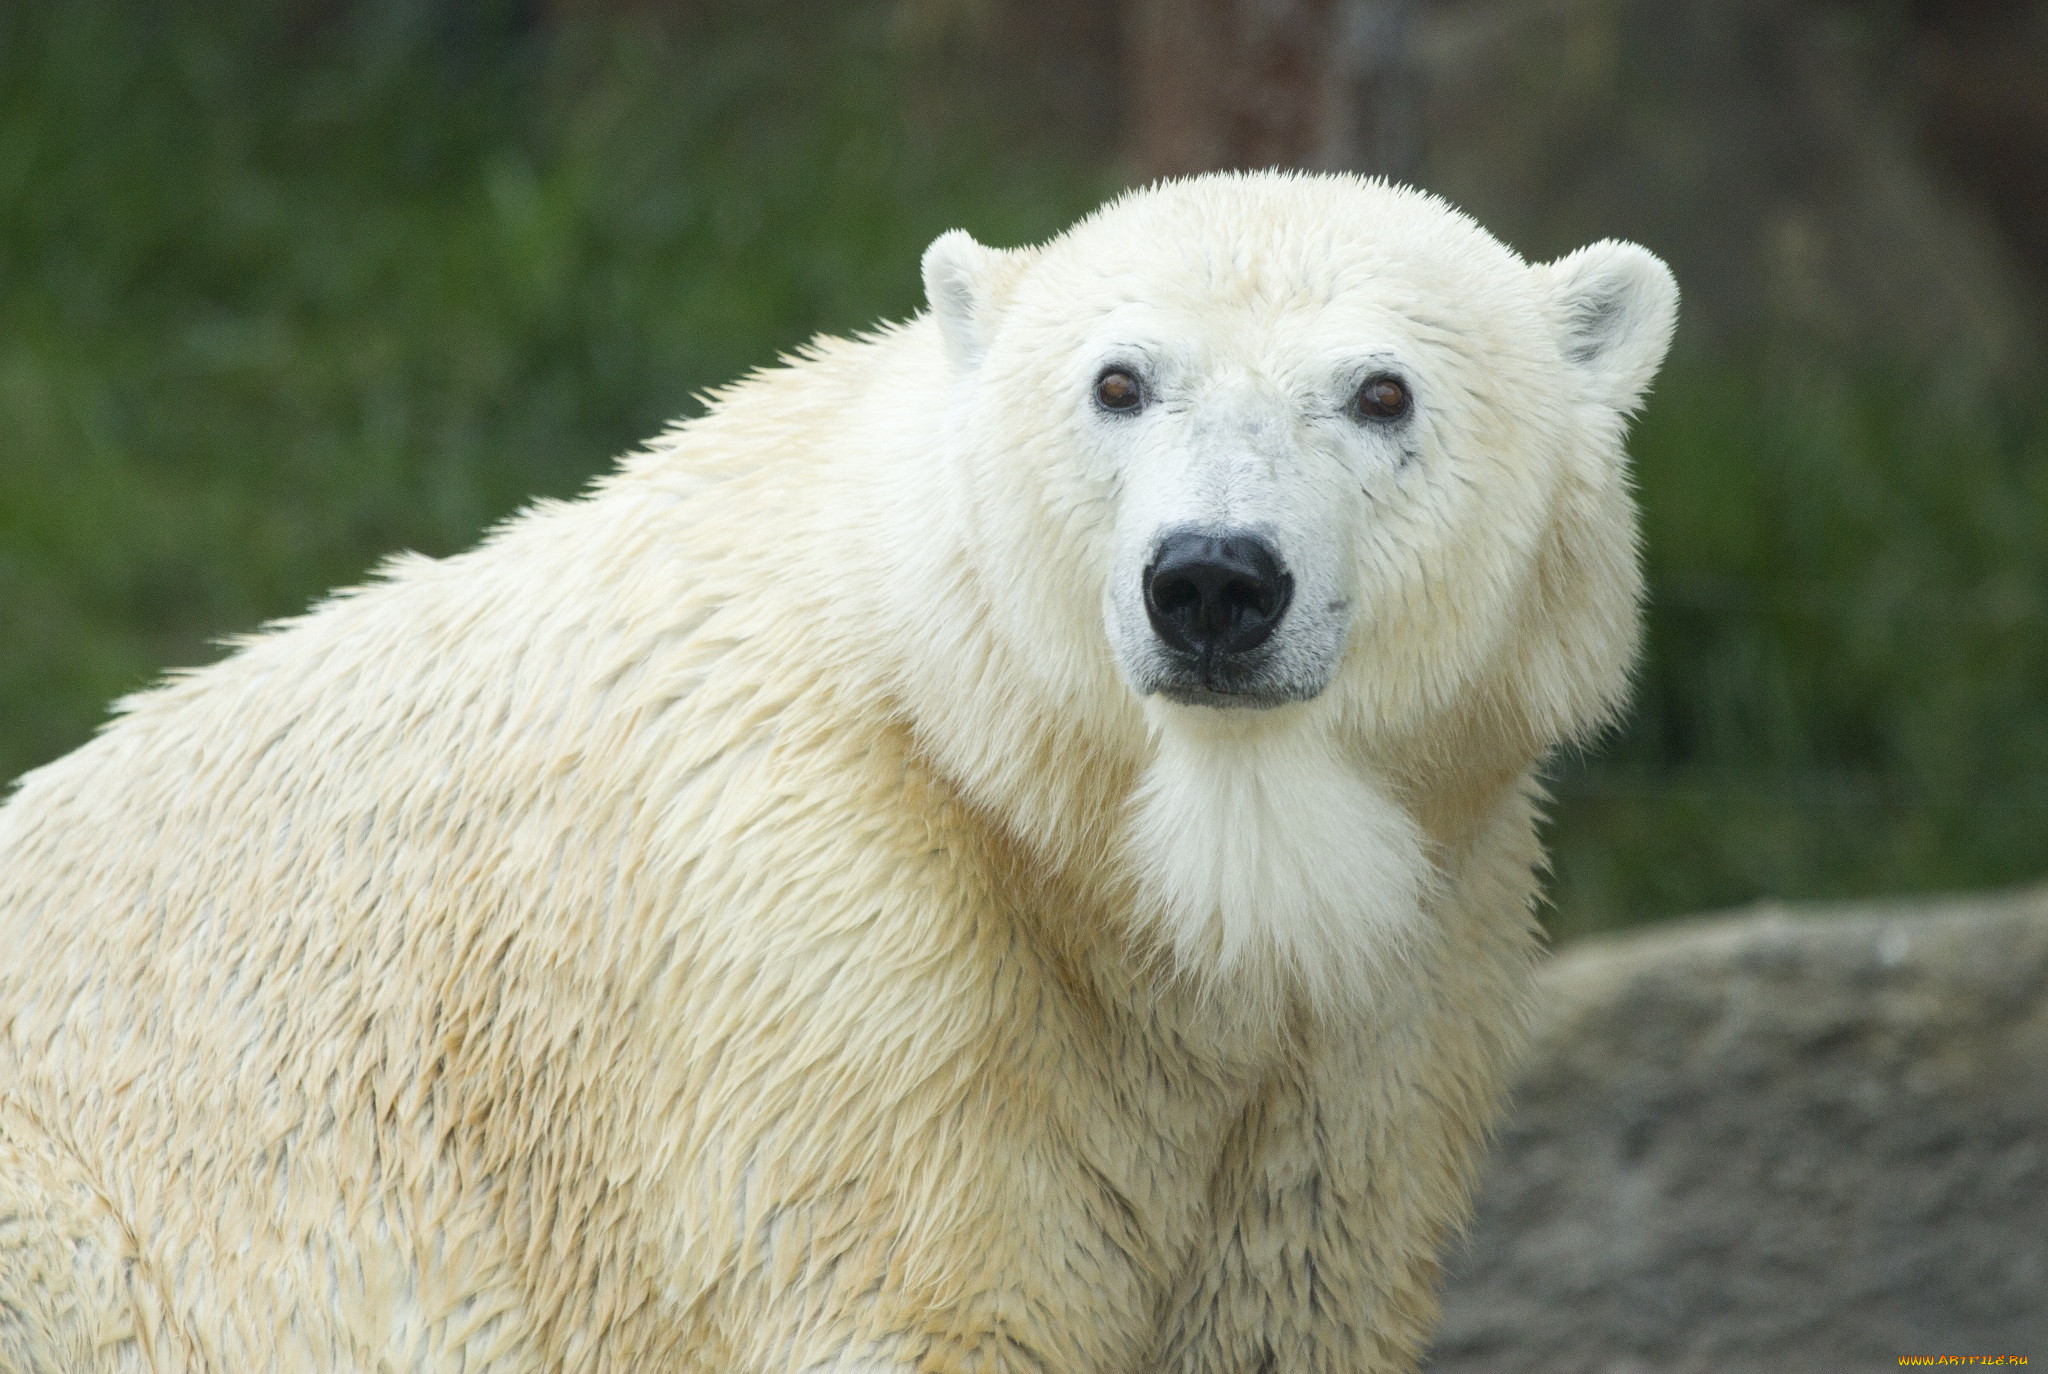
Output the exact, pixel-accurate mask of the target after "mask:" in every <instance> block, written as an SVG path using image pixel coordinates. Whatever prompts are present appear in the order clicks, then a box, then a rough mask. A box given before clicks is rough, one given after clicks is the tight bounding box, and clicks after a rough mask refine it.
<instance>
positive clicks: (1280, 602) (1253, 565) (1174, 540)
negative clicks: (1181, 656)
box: [1145, 530, 1294, 658]
mask: <svg viewBox="0 0 2048 1374" xmlns="http://www.w3.org/2000/svg"><path fill="white" fill-rule="evenodd" d="M1293 596H1294V579H1293V578H1291V577H1289V576H1288V575H1287V574H1286V573H1284V572H1282V571H1281V570H1280V560H1279V558H1277V557H1276V556H1275V555H1274V553H1273V549H1272V547H1271V546H1270V545H1269V544H1267V543H1266V541H1265V540H1263V539H1261V538H1259V537H1258V536H1257V535H1253V534H1227V533H1203V532H1201V531H1199V530H1182V531H1180V532H1179V533H1177V534H1169V535H1168V536H1166V538H1165V539H1163V540H1161V541H1160V543H1159V550H1158V552H1157V553H1155V554H1154V555H1153V556H1152V566H1151V567H1149V568H1147V569H1145V614H1146V615H1147V616H1149V617H1150V618H1151V620H1152V629H1153V630H1154V631H1155V632H1156V633H1157V634H1158V636H1159V637H1160V638H1161V639H1162V640H1164V641H1166V643H1167V644H1168V645H1169V646H1171V647H1172V648H1175V649H1179V650H1181V651H1182V652H1184V653H1190V654H1199V655H1201V656H1202V657H1204V658H1207V657H1209V656H1211V655H1213V654H1240V653H1243V652H1244V651H1245V650H1247V649H1256V648H1258V647H1259V645H1261V644H1264V643H1265V642H1266V640H1267V639H1268V638H1269V637H1271V635H1272V633H1273V630H1274V628H1275V627H1276V626H1278V625H1279V623H1280V617H1281V616H1283V615H1285V614H1286V613H1287V603H1288V601H1289V600H1290V599H1292V597H1293Z"/></svg>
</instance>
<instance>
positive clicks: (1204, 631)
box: [926, 175, 1676, 729]
mask: <svg viewBox="0 0 2048 1374" xmlns="http://www.w3.org/2000/svg"><path fill="white" fill-rule="evenodd" d="M1579 257H1580V258H1582V259H1586V260H1584V261H1572V260H1567V261H1568V263H1569V265H1570V267H1571V268H1572V269H1573V270H1569V271H1559V270H1557V269H1555V268H1553V269H1545V268H1531V267H1529V266H1527V265H1525V264H1524V263H1523V262H1522V261H1521V260H1520V259H1519V258H1517V257H1516V256H1515V255H1514V254H1513V253H1512V252H1510V251H1509V250H1508V249H1507V248H1505V247H1504V246H1502V245H1501V244H1499V243H1498V242H1497V241H1496V240H1494V239H1493V238H1491V237H1490V236H1489V235H1487V234H1486V233H1485V231H1484V230H1482V229H1480V228H1479V227H1478V226H1477V225H1476V224H1474V223H1473V222H1472V221H1470V220H1469V219H1466V218H1465V217H1464V216H1462V215H1460V214H1458V213H1456V212H1455V211H1452V210H1451V209H1450V208H1449V207H1447V206H1445V205H1443V204H1442V203H1441V202H1438V201H1436V200H1434V199H1432V198H1429V197H1426V196H1424V195H1422V194H1420V193H1417V192H1414V191H1411V190H1407V189H1404V188H1397V187H1392V186H1387V185H1384V184H1379V183H1372V182H1364V181H1359V180H1357V179H1353V178H1330V177H1298V176H1273V175H1263V176H1235V177H1211V178H1199V179H1195V180H1193V181H1188V182H1181V183H1177V184H1173V185H1169V186H1165V187H1160V188H1154V189H1153V190H1150V191H1147V192H1144V193H1142V194H1139V195H1135V196H1132V197H1130V198H1128V199H1127V200H1125V201H1123V202H1119V203H1117V204H1114V205H1111V206H1109V207H1106V208H1105V209H1104V210H1103V211H1101V212H1098V214H1096V215H1095V216H1093V217H1091V218H1090V219H1089V220H1087V221H1084V222H1083V223H1082V224H1080V225H1078V226H1077V227H1076V228H1075V229H1073V230H1072V231H1070V232H1069V233H1068V234H1066V235H1064V236H1062V237H1061V238H1060V239H1058V240H1055V241H1054V242H1053V243H1051V244H1048V245H1046V246H1045V247H1043V248H1040V249H1035V250H1018V251H1015V252H1008V253H1002V252H995V251H992V250H989V249H985V248H982V247H980V246H979V245H977V244H975V243H973V241H972V240H971V239H968V238H967V237H966V236H965V235H964V234H960V233H957V232H956V233H954V234H950V235H947V236H945V237H943V238H941V239H940V240H939V241H938V242H937V243H935V244H934V245H933V247H932V249H931V251H930V253H929V254H928V256H927V261H926V276H927V286H928V293H929V295H930V297H931V300H932V303H933V311H934V315H935V316H936V318H937V320H938V323H939V326H940V328H941V330H942V331H943V332H944V334H945V336H946V340H947V344H948V350H949V354H950V356H951V357H952V359H953V361H954V363H955V365H956V366H957V367H958V368H959V369H960V370H961V372H962V374H963V376H964V378H965V379H966V380H967V382H968V385H967V386H965V387H963V388H961V392H962V394H963V395H964V396H965V397H967V398H971V399H966V400H965V401H964V406H963V408H964V409H965V410H966V411H967V412H969V413H970V414H971V415H972V416H973V417H974V418H973V420H972V421H971V423H970V424H969V426H967V433H966V434H964V435H963V436H962V438H963V440H964V442H963V443H962V445H961V448H960V456H961V457H962V458H963V459H964V461H965V462H966V463H967V464H968V465H969V467H970V468H971V470H972V471H971V475H970V481H969V485H970V486H971V487H972V489H973V490H975V491H976V492H978V493H981V494H983V497H984V499H982V500H980V501H978V502H976V503H975V504H976V506H977V507H978V508H979V510H980V511H982V512H992V513H993V514H992V516H991V518H989V519H987V520H984V521H981V522H980V532H981V534H982V536H983V537H982V547H984V548H986V549H988V550H990V552H991V554H992V556H993V558H994V559H995V560H999V561H1000V564H1001V566H1000V568H995V567H992V568H991V569H990V570H989V571H990V572H991V573H992V574H994V575H999V576H1003V577H1010V578H1016V577H1024V578H1032V579H1038V578H1041V577H1042V578H1044V579H1046V580H1047V582H1048V583H1049V582H1053V581H1057V582H1058V583H1059V584H1060V585H1058V586H1056V587H1055V586H1052V585H1041V586H1038V587H1034V588H1033V591H1032V594H1031V595H1030V596H1029V597H1028V598H1027V601H1028V604H1029V605H1030V606H1033V607H1036V608H1038V611H1039V615H1038V616H1037V617H1036V620H1035V623H1033V624H1031V625H1030V626H1029V627H1028V630H1027V632H1026V633H1027V637H1028V638H1030V639H1032V640H1034V641H1036V642H1037V643H1038V644H1039V645H1041V646H1042V649H1041V650H1040V651H1039V653H1040V656H1041V657H1042V658H1043V659H1045V660H1047V661H1049V662H1053V663H1057V664H1060V665H1063V666H1077V665H1078V664H1079V663H1081V662H1083V661H1086V660H1091V659H1093V660H1100V659H1101V658H1102V655H1103V653H1104V651H1107V653H1108V655H1109V657H1110V659H1111V660H1113V662H1114V665H1115V668H1116V670H1117V675H1118V676H1119V678H1120V679H1121V683H1122V686H1123V687H1124V688H1125V689H1127V690H1128V692H1129V693H1130V694H1131V695H1132V696H1134V697H1135V698H1137V699H1139V700H1141V701H1147V700H1150V699H1153V698H1159V699H1160V701H1161V704H1163V705H1181V706H1191V707H1199V708H1206V709H1209V710H1235V709H1248V708H1249V709H1264V708H1272V707H1275V706H1280V705H1284V704H1287V703H1299V702H1309V701H1313V700H1316V699H1318V698H1320V697H1323V696H1324V695H1325V693H1327V692H1331V691H1332V690H1333V689H1334V690H1335V693H1336V695H1338V696H1339V697H1341V698H1344V700H1342V701H1340V702H1338V703H1334V704H1333V709H1336V710H1340V711H1345V710H1349V711H1350V712H1351V714H1352V715H1353V716H1354V717H1355V718H1356V719H1357V720H1358V721H1359V722H1360V723H1361V724H1362V725H1363V726H1364V727H1365V728H1368V729H1372V728H1375V727H1376V725H1377V726H1383V725H1384V724H1386V723H1387V722H1389V721H1395V720H1399V721H1407V720H1410V719H1412V714H1413V711H1414V709H1415V708H1416V707H1417V706H1419V705H1426V704H1427V703H1430V702H1435V703H1443V702H1447V701H1449V700H1451V699H1453V698H1455V697H1456V696H1457V695H1458V694H1459V692H1460V690H1461V689H1462V688H1463V687H1464V686H1465V685H1466V684H1467V683H1469V682H1470V681H1471V680H1472V679H1473V678H1474V676H1475V675H1477V674H1478V673H1479V672H1480V671H1481V670H1482V669H1483V667H1484V666H1485V664H1486V660H1487V659H1488V658H1489V656H1490V655H1497V654H1499V653H1500V652H1501V651H1502V650H1503V649H1504V648H1505V647H1506V646H1507V643H1508V641H1509V640H1511V639H1513V638H1514V637H1515V636H1516V634H1517V632H1518V631H1521V630H1525V629H1529V630H1538V631H1540V630H1542V629H1545V628H1549V627H1540V626H1524V625H1520V624H1518V623H1517V621H1518V619H1519V618H1520V617H1522V616H1523V614H1524V613H1525V611H1526V609H1527V597H1526V594H1525V592H1526V588H1527V584H1528V583H1529V582H1530V580H1531V579H1532V577H1533V576H1534V575H1535V574H1536V564H1537V561H1538V559H1539V557H1540V555H1541V553H1542V546H1543V543H1544V539H1545V536H1546V535H1547V534H1551V533H1552V532H1553V527H1554V525H1555V523H1556V518H1557V516H1558V514H1559V511H1558V505H1559V499H1560V488H1561V487H1565V486H1572V487H1575V488H1580V489H1584V490H1589V491H1594V492H1602V493H1606V492H1613V493H1620V492H1623V491H1624V490H1625V478H1624V475H1623V469H1622V457H1621V453H1620V448H1619V442H1618V441H1619V433H1620V431H1619V425H1618V423H1617V422H1618V420H1619V419H1620V417H1621V416H1622V415H1623V414H1624V413H1625V412H1626V410H1627V409H1628V408H1630V407H1632V405H1633V404H1634V402H1635V400H1636V398H1637V397H1638V396H1639V395H1640V393H1641V391H1642V389H1643V388H1644V386H1646V385H1647V382H1648V380H1649V376H1650V374H1651V373H1653V372H1654V370H1655V368H1656V365H1657V363H1658V361H1659V360H1660V359H1661V357H1662V354H1663V351H1664V348H1665V346H1666V343H1667V341H1668V338H1669V334H1670V330H1671V326H1672V323H1673V320H1674V317H1675V307H1676V292H1675V288H1674V287H1673V285H1672V283H1671V280H1670V276H1669V273H1668V272H1667V271H1666V270H1665V269H1664V268H1663V266H1662V264H1661V263H1658V262H1657V261H1656V260H1655V259H1654V258H1652V257H1650V255H1648V254H1647V253H1644V252H1643V251H1642V250H1640V249H1637V248H1633V247H1632V246H1629V245H1621V244H1604V245H1600V246H1598V247H1597V248H1596V249H1591V250H1587V253H1586V254H1582V255H1579ZM1105 389H1107V390H1108V391H1111V392H1113V393H1114V394H1113V395H1110V396H1108V397H1107V399H1105V396H1104V392H1105ZM1571 494H1572V495H1577V494H1579V493H1578V492H1573V493H1571ZM1019 511H1024V512H1031V513H1033V514H1036V515H1037V516H1038V517H1039V518H1040V523H1041V527H1040V528H1034V529H1032V530H1030V532H1029V537H1030V538H1032V539H1033V540H1034V541H1035V542H1034V543H1033V544H1032V545H1031V546H1030V547H1033V548H1037V549H1041V550H1042V549H1043V548H1044V547H1046V544H1045V542H1044V539H1045V536H1046V535H1047V534H1048V533H1051V534H1052V535H1053V537H1054V538H1055V539H1056V540H1057V541H1058V546H1059V547H1061V548H1062V550H1063V551H1065V552H1070V553H1071V554H1073V555H1074V556H1072V557H1061V558H1054V559H1046V558H1044V556H1043V554H1042V553H1040V554H1038V555H1037V556H1035V557H1034V556H1027V555H1025V554H1024V553H1023V552H1022V547H1021V546H1020V547H1019V549H1018V550H1017V556H1016V557H1015V559H1014V560H1012V558H1011V557H1010V554H1011V550H1010V549H1008V548H1005V547H1004V545H1006V544H1014V543H1016V542H1017V541H1016V539H1015V537H1014V536H1012V537H1010V538H1005V531H1004V530H1003V529H1002V528H1001V527H1002V526H1004V525H1009V526H1013V527H1014V526H1015V525H1016V524H1017V523H1018V522H1017V521H1016V513H1017V512H1019ZM1611 515H1612V516H1614V517H1618V519H1617V520H1616V521H1615V523H1614V527H1613V528H1610V529H1609V530H1607V531H1605V533H1606V535H1607V538H1608V542H1610V543H1612V544H1613V545H1615V546H1617V547H1620V548H1624V549H1630V548H1632V547H1633V541H1634V534H1633V511H1632V509H1631V508H1629V507H1628V506H1627V504H1626V503H1625V502H1622V503H1615V508H1614V510H1613V511H1612V512H1611ZM1043 526H1052V527H1054V528H1053V529H1052V530H1050V531H1048V530H1047V529H1045V528H1043ZM1162 572H1163V573H1164V574H1165V575H1164V577H1162ZM1582 590H1583V591H1584V592H1585V594H1586V596H1587V597H1588V598H1607V599H1610V600H1615V601H1618V602H1620V603H1622V605H1623V606H1624V607H1625V609H1624V610H1623V611H1622V613H1621V618H1623V619H1626V618H1628V615H1629V614H1631V613H1632V608H1633V601H1634V596H1635V591H1636V588H1635V584H1634V582H1633V579H1631V578H1626V577H1625V578H1622V579H1619V581H1618V584H1613V585H1610V584H1608V583H1606V582H1603V583H1602V584H1600V585H1588V586H1586V587H1584V588H1583V589H1582ZM1084 602H1085V603H1087V604H1088V605H1089V614H1087V615H1085V616H1083V615H1076V614H1073V613H1072V611H1073V609H1074V608H1076V607H1077V606H1079V605H1080V604H1082V603H1084ZM1098 626H1099V633H1097V628H1098ZM1077 631H1079V632H1080V633H1079V635H1077V634H1076V632H1077ZM1212 631H1213V632H1212ZM1616 666H1619V667H1622V668H1625V666H1626V664H1625V663H1623V664H1620V665H1613V664H1602V665H1601V667H1602V668H1603V669H1604V670H1609V675H1610V676H1614V674H1613V673H1612V671H1611V670H1612V669H1613V668H1614V667H1616ZM1361 707H1367V708H1370V709H1363V710H1361V709H1359V708H1361Z"/></svg>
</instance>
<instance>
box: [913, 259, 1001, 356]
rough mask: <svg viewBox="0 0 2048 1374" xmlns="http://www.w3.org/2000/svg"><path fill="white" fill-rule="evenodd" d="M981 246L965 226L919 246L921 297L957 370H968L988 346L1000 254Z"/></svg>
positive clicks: (992, 322) (992, 321)
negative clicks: (992, 296) (920, 253)
mask: <svg viewBox="0 0 2048 1374" xmlns="http://www.w3.org/2000/svg"><path fill="white" fill-rule="evenodd" d="M1004 256H1005V255H1004V253H1003V252H1002V251H1001V250H1000V249H996V248H984V247H983V246H982V245H980V244H978V243H976V242H975V241H974V238H973V236H972V235H971V234H969V233H968V232H967V231H966V230H965V229H949V230H947V231H946V232H945V233H943V234H941V235H939V236H938V237H937V238H935V239H933V240H932V246H931V247H929V248H927V249H925V250H924V298H925V302H926V304H928V305H929V306H930V307H931V312H932V318H933V319H934V320H936V321H938V325H939V337H940V338H941V339H943V340H945V344H946V356H947V357H948V358H950V359H951V360H952V363H953V366H954V367H955V368H957V369H959V370H960V371H962V372H968V371H972V370H973V368H974V366H975V364H977V363H979V362H980V361H981V355H982V354H983V353H984V352H985V351H987V348H988V340H989V335H990V334H991V333H992V332H993V325H994V318H993V314H994V312H993V309H992V304H993V303H992V301H991V299H990V297H991V295H992V294H993V293H992V291H991V287H992V286H993V285H994V281H993V278H994V276H995V267H996V265H997V264H998V263H999V262H1000V261H1001V260H1002V258H1003V257H1004Z"/></svg>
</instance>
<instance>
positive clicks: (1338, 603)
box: [1323, 596, 1351, 611]
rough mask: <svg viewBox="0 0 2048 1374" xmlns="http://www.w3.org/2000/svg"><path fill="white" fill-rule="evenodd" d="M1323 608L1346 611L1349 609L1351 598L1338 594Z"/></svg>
mask: <svg viewBox="0 0 2048 1374" xmlns="http://www.w3.org/2000/svg"><path fill="white" fill-rule="evenodd" d="M1323 609H1324V610H1326V611H1348V610H1350V609H1351V598H1350V597H1348V596H1340V597H1338V598H1337V599H1336V600H1335V601H1332V602H1331V603H1330V604H1329V605H1327V606H1325V607H1323Z"/></svg>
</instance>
